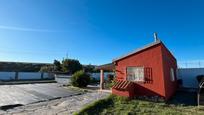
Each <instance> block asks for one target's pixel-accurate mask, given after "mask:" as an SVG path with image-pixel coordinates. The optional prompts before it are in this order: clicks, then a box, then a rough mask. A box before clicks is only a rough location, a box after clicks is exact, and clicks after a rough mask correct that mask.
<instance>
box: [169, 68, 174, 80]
mask: <svg viewBox="0 0 204 115" xmlns="http://www.w3.org/2000/svg"><path fill="white" fill-rule="evenodd" d="M170 76H171V81H175V74H174V69H173V68H171V70H170Z"/></svg>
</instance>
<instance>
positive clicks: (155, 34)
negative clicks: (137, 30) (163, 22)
mask: <svg viewBox="0 0 204 115" xmlns="http://www.w3.org/2000/svg"><path fill="white" fill-rule="evenodd" d="M158 40H159V39H158V36H157V33H156V32H154V42H157V41H158Z"/></svg>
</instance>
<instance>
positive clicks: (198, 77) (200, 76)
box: [196, 75, 204, 83]
mask: <svg viewBox="0 0 204 115" xmlns="http://www.w3.org/2000/svg"><path fill="white" fill-rule="evenodd" d="M196 78H197V80H198V82H199V83H200V82H201V81H202V80H204V75H198V76H197V77H196Z"/></svg>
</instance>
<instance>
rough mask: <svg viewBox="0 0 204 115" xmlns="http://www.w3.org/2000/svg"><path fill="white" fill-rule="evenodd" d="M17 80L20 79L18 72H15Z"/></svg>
mask: <svg viewBox="0 0 204 115" xmlns="http://www.w3.org/2000/svg"><path fill="white" fill-rule="evenodd" d="M15 80H16V81H17V80H18V72H15Z"/></svg>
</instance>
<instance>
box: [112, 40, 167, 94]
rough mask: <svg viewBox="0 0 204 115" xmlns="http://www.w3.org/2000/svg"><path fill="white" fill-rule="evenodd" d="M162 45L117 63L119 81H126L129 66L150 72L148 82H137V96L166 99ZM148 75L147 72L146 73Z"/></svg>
mask: <svg viewBox="0 0 204 115" xmlns="http://www.w3.org/2000/svg"><path fill="white" fill-rule="evenodd" d="M161 48H162V47H161V45H160V44H158V45H156V46H153V47H151V48H148V49H146V50H143V51H141V52H139V53H136V54H134V55H132V56H129V57H126V58H124V59H121V60H118V61H117V62H116V68H115V69H116V77H117V79H118V80H126V69H127V67H128V66H142V67H144V68H146V69H147V70H149V71H150V72H148V73H150V75H149V76H148V78H146V80H145V81H146V82H144V83H143V82H140V83H138V82H135V90H136V91H135V92H136V95H147V96H153V95H159V96H162V97H164V96H165V90H164V88H165V87H164V79H163V64H162V53H161V51H162V50H161ZM145 74H146V72H145Z"/></svg>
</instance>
